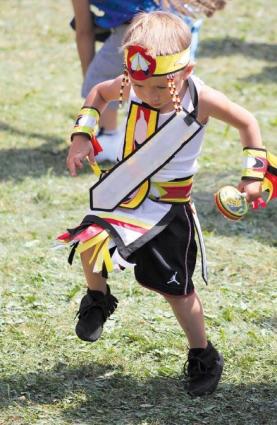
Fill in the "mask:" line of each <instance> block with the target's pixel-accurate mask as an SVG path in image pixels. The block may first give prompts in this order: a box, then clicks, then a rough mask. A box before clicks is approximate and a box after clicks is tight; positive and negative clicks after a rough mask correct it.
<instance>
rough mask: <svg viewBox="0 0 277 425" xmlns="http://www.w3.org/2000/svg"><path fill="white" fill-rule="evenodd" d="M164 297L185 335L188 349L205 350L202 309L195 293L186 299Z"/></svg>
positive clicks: (205, 341) (205, 340)
mask: <svg viewBox="0 0 277 425" xmlns="http://www.w3.org/2000/svg"><path fill="white" fill-rule="evenodd" d="M164 297H165V299H166V300H167V301H168V302H169V304H170V305H171V308H172V310H173V312H174V315H175V317H176V319H177V320H178V322H179V324H180V326H181V327H182V329H183V330H184V332H185V333H186V336H187V338H188V341H189V346H190V348H206V347H207V345H208V342H207V337H206V332H205V324H204V314H203V308H202V304H201V301H200V299H199V297H198V295H197V294H196V292H193V293H192V294H191V295H189V296H186V297H180V296H172V295H170V296H167V295H164Z"/></svg>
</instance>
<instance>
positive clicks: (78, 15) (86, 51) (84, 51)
mask: <svg viewBox="0 0 277 425" xmlns="http://www.w3.org/2000/svg"><path fill="white" fill-rule="evenodd" d="M72 5H73V9H74V15H75V26H76V44H77V50H78V54H79V58H80V62H81V67H82V72H83V75H85V74H86V72H87V69H88V66H89V64H90V62H91V61H92V59H93V57H94V54H95V31H94V25H93V22H92V19H91V14H90V5H89V1H88V0H72Z"/></svg>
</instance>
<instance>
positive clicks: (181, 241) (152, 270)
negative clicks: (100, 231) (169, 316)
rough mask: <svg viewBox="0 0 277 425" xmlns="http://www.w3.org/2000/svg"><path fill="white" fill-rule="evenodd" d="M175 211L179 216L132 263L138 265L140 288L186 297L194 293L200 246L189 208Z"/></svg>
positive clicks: (136, 269)
mask: <svg viewBox="0 0 277 425" xmlns="http://www.w3.org/2000/svg"><path fill="white" fill-rule="evenodd" d="M174 209H175V210H176V214H175V215H174V218H173V220H172V221H171V222H170V223H169V224H168V226H167V227H166V228H165V229H164V230H163V231H162V232H161V233H159V234H158V235H157V236H155V237H154V238H153V239H151V240H150V241H149V242H147V243H146V244H145V245H143V246H142V247H141V248H139V249H138V250H137V251H135V252H134V253H133V254H132V255H131V257H130V260H131V261H132V262H134V263H135V268H134V272H135V277H136V280H137V281H138V282H139V283H140V284H141V285H143V286H145V287H147V288H149V289H152V290H155V291H158V292H161V293H164V294H167V295H183V296H184V295H189V294H190V293H192V292H193V291H194V285H193V282H192V275H193V272H194V269H195V264H196V256H197V245H196V242H195V231H194V223H193V217H192V212H191V209H190V205H189V204H185V205H178V206H176V205H175V206H174ZM128 260H129V258H128Z"/></svg>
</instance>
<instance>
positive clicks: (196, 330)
mask: <svg viewBox="0 0 277 425" xmlns="http://www.w3.org/2000/svg"><path fill="white" fill-rule="evenodd" d="M164 297H165V299H166V300H167V301H168V302H169V304H170V305H171V308H172V310H173V312H174V314H175V317H176V319H177V320H178V322H179V324H180V325H181V327H182V329H183V330H184V332H185V333H186V336H187V338H188V341H189V346H190V350H189V354H188V361H187V370H185V374H186V377H187V378H188V379H187V382H186V383H187V389H188V393H189V394H190V395H192V396H201V395H205V394H211V393H212V392H213V391H215V389H216V387H217V385H218V382H219V380H220V377H221V374H222V370H223V357H222V355H221V354H219V353H218V351H217V350H216V349H215V348H214V347H213V345H212V344H211V342H209V341H207V337H206V332H205V325H204V314H203V308H202V304H201V301H200V299H199V297H198V295H197V294H196V292H193V293H192V294H191V295H189V296H187V297H178V296H167V295H165V296H164ZM185 366H186V365H185Z"/></svg>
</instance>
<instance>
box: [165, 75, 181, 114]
mask: <svg viewBox="0 0 277 425" xmlns="http://www.w3.org/2000/svg"><path fill="white" fill-rule="evenodd" d="M167 84H168V87H169V93H170V96H171V99H172V103H173V106H174V109H175V111H176V114H178V113H179V112H181V111H182V106H181V99H180V96H179V93H178V92H177V90H176V86H175V83H174V74H169V75H168V76H167Z"/></svg>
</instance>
